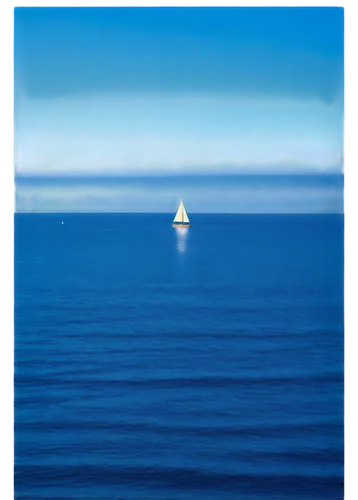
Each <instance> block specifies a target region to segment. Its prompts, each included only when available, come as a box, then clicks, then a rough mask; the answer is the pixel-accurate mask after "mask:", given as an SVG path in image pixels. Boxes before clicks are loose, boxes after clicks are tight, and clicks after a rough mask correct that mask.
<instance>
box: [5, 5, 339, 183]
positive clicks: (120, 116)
mask: <svg viewBox="0 0 358 500" xmlns="http://www.w3.org/2000/svg"><path fill="white" fill-rule="evenodd" d="M343 87H344V82H343V9H342V8H102V9H100V8H16V9H15V169H16V170H15V172H16V174H17V175H18V176H19V175H22V176H32V175H37V176H48V175H52V176H68V175H80V176H92V175H95V176H100V175H111V176H123V175H125V176H132V175H133V176H141V175H145V176H148V175H167V174H175V175H178V174H183V175H184V174H192V173H195V174H208V173H210V174H215V175H217V174H240V173H250V174H252V173H270V172H271V173H273V172H274V173H292V172H294V173H305V174H306V173H315V172H319V173H340V172H342V168H343V163H342V162H343Z"/></svg>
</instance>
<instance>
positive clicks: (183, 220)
mask: <svg viewBox="0 0 358 500" xmlns="http://www.w3.org/2000/svg"><path fill="white" fill-rule="evenodd" d="M172 226H173V227H191V224H190V220H189V217H188V215H187V213H186V210H185V207H184V203H183V200H181V201H180V203H179V207H178V210H177V213H176V214H175V217H174V220H173V224H172Z"/></svg>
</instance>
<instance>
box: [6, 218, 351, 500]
mask: <svg viewBox="0 0 358 500" xmlns="http://www.w3.org/2000/svg"><path fill="white" fill-rule="evenodd" d="M171 219H172V216H171V215H166V214H147V215H144V214H16V215H15V495H16V498H18V499H20V498H24V499H25V498H27V499H34V500H35V499H36V500H40V499H45V498H46V499H50V498H51V499H55V498H56V499H72V500H73V499H92V498H93V499H119V498H121V499H132V498H135V499H172V498H173V499H184V498H185V499H191V500H194V499H224V500H226V499H254V500H260V499H275V500H277V499H290V498H295V499H299V500H304V499H324V500H328V499H332V498H335V499H342V498H343V473H344V463H343V461H344V442H343V441H344V439H343V402H344V399H343V396H344V395H343V362H344V360H343V344H344V329H343V229H344V228H343V224H344V223H343V216H342V215H195V214H193V215H192V216H191V219H192V223H193V227H192V228H190V229H189V230H187V233H186V234H179V235H178V234H177V231H176V230H175V229H173V228H172V227H171ZM61 221H63V222H64V224H61Z"/></svg>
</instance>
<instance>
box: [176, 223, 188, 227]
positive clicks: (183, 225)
mask: <svg viewBox="0 0 358 500" xmlns="http://www.w3.org/2000/svg"><path fill="white" fill-rule="evenodd" d="M172 227H191V224H181V223H179V224H176V223H175V222H173V224H172Z"/></svg>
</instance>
